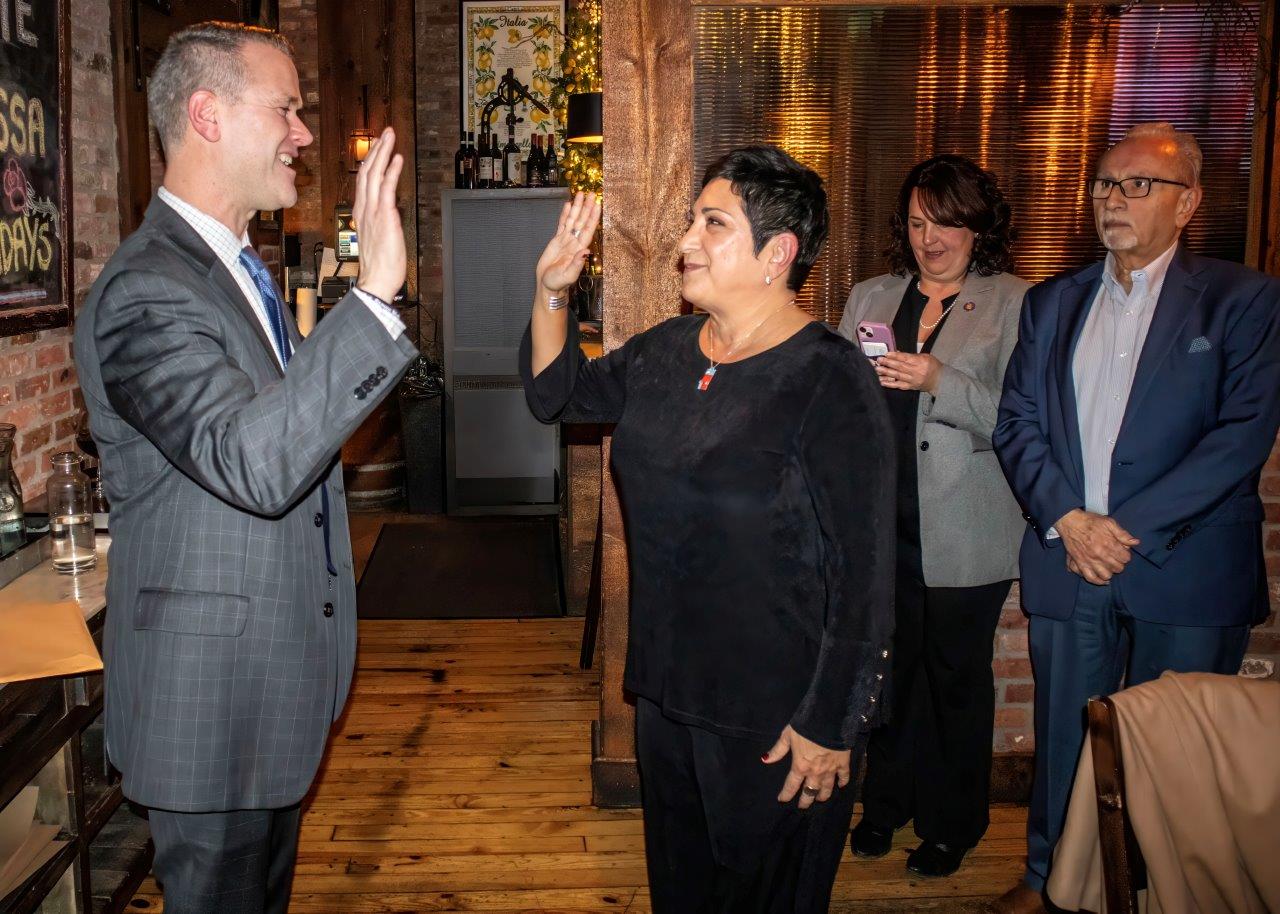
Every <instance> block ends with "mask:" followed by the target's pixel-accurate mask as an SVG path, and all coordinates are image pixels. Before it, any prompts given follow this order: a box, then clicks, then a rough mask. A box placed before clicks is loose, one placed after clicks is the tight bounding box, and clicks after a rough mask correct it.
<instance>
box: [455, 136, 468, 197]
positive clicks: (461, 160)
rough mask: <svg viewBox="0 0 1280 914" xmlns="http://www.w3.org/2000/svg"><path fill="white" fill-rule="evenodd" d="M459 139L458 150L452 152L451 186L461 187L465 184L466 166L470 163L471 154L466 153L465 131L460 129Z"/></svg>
mask: <svg viewBox="0 0 1280 914" xmlns="http://www.w3.org/2000/svg"><path fill="white" fill-rule="evenodd" d="M460 133H461V134H462V137H461V139H460V140H459V141H458V151H457V152H455V153H454V154H453V186H454V187H455V188H458V189H462V188H464V187H466V186H467V172H468V166H469V165H470V164H471V156H470V155H469V154H468V153H467V131H465V130H463V131H460Z"/></svg>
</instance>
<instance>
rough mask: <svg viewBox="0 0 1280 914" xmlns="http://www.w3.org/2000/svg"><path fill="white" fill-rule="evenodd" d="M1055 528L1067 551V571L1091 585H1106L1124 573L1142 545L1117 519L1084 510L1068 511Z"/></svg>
mask: <svg viewBox="0 0 1280 914" xmlns="http://www.w3.org/2000/svg"><path fill="white" fill-rule="evenodd" d="M1053 526H1054V529H1055V530H1057V531H1058V535H1059V536H1061V537H1062V545H1063V546H1064V547H1066V550H1067V570H1068V571H1070V572H1072V573H1073V574H1078V575H1080V577H1082V578H1084V579H1085V580H1086V581H1088V582H1089V583H1090V584H1099V585H1101V584H1105V583H1107V582H1108V581H1110V580H1111V578H1112V577H1114V576H1115V575H1117V574H1119V573H1120V572H1122V571H1124V568H1125V566H1126V565H1127V564H1129V560H1130V559H1131V558H1133V552H1132V551H1131V550H1132V549H1133V547H1134V546H1136V545H1138V542H1139V540H1138V539H1137V537H1135V536H1133V535H1132V534H1131V533H1130V532H1129V531H1128V530H1126V529H1125V528H1124V527H1121V526H1120V524H1118V523H1117V522H1116V520H1115V518H1112V517H1107V516H1106V515H1104V514H1094V513H1093V512H1092V511H1086V510H1084V509H1083V508H1075V509H1073V510H1071V511H1068V512H1067V513H1066V514H1064V515H1062V517H1061V518H1059V520H1058V522H1057V523H1056V524H1054V525H1053Z"/></svg>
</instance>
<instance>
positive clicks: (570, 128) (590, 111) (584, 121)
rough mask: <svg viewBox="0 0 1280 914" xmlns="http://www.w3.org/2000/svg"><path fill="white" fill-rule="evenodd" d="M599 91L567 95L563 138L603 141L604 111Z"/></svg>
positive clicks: (578, 141)
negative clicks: (566, 115)
mask: <svg viewBox="0 0 1280 914" xmlns="http://www.w3.org/2000/svg"><path fill="white" fill-rule="evenodd" d="M601 99H602V95H601V94H600V93H599V92H579V93H576V94H574V95H570V96H569V123H568V125H567V127H566V130H565V133H566V134H567V135H566V136H565V139H566V140H567V141H568V142H570V143H603V142H604V112H603V110H602V108H603V105H602V104H601Z"/></svg>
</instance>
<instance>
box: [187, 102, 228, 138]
mask: <svg viewBox="0 0 1280 914" xmlns="http://www.w3.org/2000/svg"><path fill="white" fill-rule="evenodd" d="M220 113H221V112H220V109H219V106H218V96H216V95H214V94H213V93H212V92H211V91H209V90H208V89H197V90H196V91H195V92H192V93H191V97H190V98H188V99H187V123H188V124H190V125H191V129H192V130H194V131H195V132H196V133H197V134H199V135H200V136H201V137H202V138H203V139H205V140H206V141H208V142H210V143H216V142H218V140H220V139H221V138H222V125H221V124H220V123H219V122H218V117H219V114H220Z"/></svg>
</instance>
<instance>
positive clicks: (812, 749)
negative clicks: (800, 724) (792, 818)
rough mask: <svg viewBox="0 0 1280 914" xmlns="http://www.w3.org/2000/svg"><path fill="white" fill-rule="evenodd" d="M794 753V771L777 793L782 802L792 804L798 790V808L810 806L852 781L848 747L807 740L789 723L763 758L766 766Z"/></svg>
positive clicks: (829, 796)
mask: <svg viewBox="0 0 1280 914" xmlns="http://www.w3.org/2000/svg"><path fill="white" fill-rule="evenodd" d="M787 753H790V754H791V770H790V771H789V772H787V779H786V780H785V781H784V782H783V784H782V791H781V792H780V793H779V794H778V802H779V803H790V802H791V800H792V799H793V798H794V797H795V795H796V794H797V793H799V794H800V802H799V804H798V805H799V807H800V808H801V809H808V808H809V807H810V806H812V805H813V803H814V801H815V800H816V801H818V802H819V803H825V802H826V801H827V800H829V799H831V794H832V793H834V792H835V788H836V784H839V785H840V786H841V787H845V786H847V785H848V783H849V777H850V773H849V754H850V751H849V750H848V749H843V750H841V749H828V748H826V747H825V746H820V745H818V744H817V743H815V742H813V740H810V739H806V738H805V737H803V736H801V735H800V734H799V733H797V732H796V731H795V730H793V729H791V727H790V725H788V726H787V727H786V729H784V730H783V731H782V735H781V736H779V737H778V741H777V742H776V743H774V744H773V748H772V749H770V750H769V751H768V752H766V753H765V754H764V755H763V756H761V758H760V761H762V762H764V763H765V764H766V765H772V764H774V763H775V762H778V761H781V760H782V759H784V758H786V756H787Z"/></svg>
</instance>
